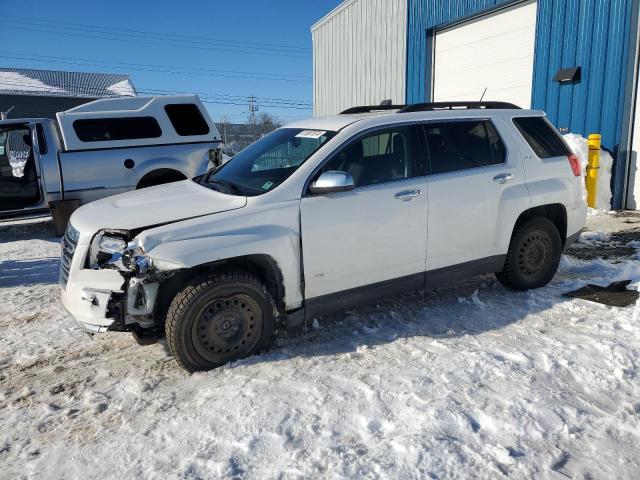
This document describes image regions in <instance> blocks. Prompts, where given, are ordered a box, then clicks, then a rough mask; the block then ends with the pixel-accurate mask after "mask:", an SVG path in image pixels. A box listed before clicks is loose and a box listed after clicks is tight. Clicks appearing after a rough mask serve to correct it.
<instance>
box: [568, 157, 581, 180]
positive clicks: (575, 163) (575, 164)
mask: <svg viewBox="0 0 640 480" xmlns="http://www.w3.org/2000/svg"><path fill="white" fill-rule="evenodd" d="M567 158H568V159H569V165H571V170H572V171H573V175H574V176H576V177H581V176H582V167H581V166H580V159H579V158H578V157H577V156H576V155H567Z"/></svg>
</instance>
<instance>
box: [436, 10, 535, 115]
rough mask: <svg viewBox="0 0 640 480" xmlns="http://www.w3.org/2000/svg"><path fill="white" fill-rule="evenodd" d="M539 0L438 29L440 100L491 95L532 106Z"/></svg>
mask: <svg viewBox="0 0 640 480" xmlns="http://www.w3.org/2000/svg"><path fill="white" fill-rule="evenodd" d="M536 12H537V3H536V2H535V1H533V2H525V3H520V4H517V5H515V6H513V7H510V8H508V9H503V10H499V11H497V12H494V13H492V14H488V15H484V16H481V17H478V18H476V19H474V20H470V21H468V22H465V23H462V24H459V25H455V26H453V27H451V28H447V29H445V30H441V31H437V32H436V38H435V57H434V70H433V99H434V101H456V100H480V98H481V97H482V94H483V92H484V91H485V89H486V90H487V91H486V94H485V95H484V99H485V100H494V101H504V102H512V103H515V104H516V105H518V106H520V107H523V108H530V107H531V88H532V83H533V51H534V45H535V37H536Z"/></svg>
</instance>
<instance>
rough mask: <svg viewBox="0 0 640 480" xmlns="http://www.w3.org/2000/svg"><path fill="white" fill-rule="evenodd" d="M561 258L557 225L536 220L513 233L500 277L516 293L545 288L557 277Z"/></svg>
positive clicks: (543, 219) (528, 222) (560, 243)
mask: <svg viewBox="0 0 640 480" xmlns="http://www.w3.org/2000/svg"><path fill="white" fill-rule="evenodd" d="M561 255H562V239H561V238H560V233H559V232H558V229H557V228H556V226H555V225H554V224H553V223H552V222H551V221H550V220H548V219H546V218H542V217H536V218H532V219H531V220H528V221H526V222H525V223H523V224H522V225H520V226H519V227H518V228H517V229H516V231H515V232H513V236H512V237H511V243H510V244H509V251H508V252H507V259H506V261H505V264H504V268H503V269H502V271H501V272H499V273H496V277H497V278H498V280H499V281H500V282H501V283H502V284H503V285H505V286H507V287H510V288H513V289H514V290H529V289H531V288H540V287H543V286H545V285H546V284H547V283H549V282H550V281H551V279H552V278H553V276H554V275H555V274H556V271H557V270H558V264H559V263H560V256H561Z"/></svg>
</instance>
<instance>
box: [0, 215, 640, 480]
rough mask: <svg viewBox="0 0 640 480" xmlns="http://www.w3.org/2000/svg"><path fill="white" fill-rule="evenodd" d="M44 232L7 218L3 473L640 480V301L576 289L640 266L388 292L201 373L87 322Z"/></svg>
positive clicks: (574, 266) (1, 351)
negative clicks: (595, 296)
mask: <svg viewBox="0 0 640 480" xmlns="http://www.w3.org/2000/svg"><path fill="white" fill-rule="evenodd" d="M595 220H597V221H598V222H603V221H611V222H614V221H618V220H616V219H615V218H613V217H610V218H609V217H605V216H601V217H596V218H595ZM620 224H622V223H620ZM47 225H48V224H44V225H43V224H41V223H35V222H31V223H20V224H15V225H11V226H7V225H6V224H5V225H0V239H1V241H0V328H1V330H2V335H0V384H1V385H2V387H1V388H0V423H1V424H2V429H0V463H1V464H2V476H3V477H6V478H27V477H32V478H47V479H51V480H55V479H63V478H107V479H110V478H113V479H128V478H238V479H239V478H246V479H263V478H286V479H294V478H295V479H302V478H305V479H306V478H311V479H314V478H317V479H325V478H505V477H508V478H515V479H528V478H550V479H555V478H559V479H561V478H575V479H578V478H603V479H613V478H629V479H632V478H638V473H639V472H640V456H639V455H638V445H640V382H639V381H638V379H639V378H640V362H638V358H640V323H639V322H638V319H639V318H640V307H637V306H636V307H632V308H628V309H617V308H609V307H605V306H603V305H599V304H595V303H589V302H585V301H582V300H575V299H567V298H563V297H562V296H561V294H562V293H563V292H567V291H569V290H573V289H576V288H578V287H580V286H582V285H584V284H585V283H589V282H592V283H599V284H606V283H607V282H610V281H613V280H621V279H628V278H630V279H632V280H633V281H634V282H635V283H634V287H635V288H637V286H638V281H639V280H640V260H637V259H627V260H624V261H619V262H606V261H603V260H595V261H589V262H585V261H579V260H577V259H575V258H571V257H565V258H564V259H563V261H562V265H561V269H560V272H559V274H558V275H557V276H556V278H555V279H554V280H553V282H552V283H551V284H550V285H549V286H548V287H545V288H543V289H540V290H536V291H532V292H512V291H509V290H506V289H505V288H503V287H502V286H501V285H500V284H498V283H497V282H496V281H495V280H494V279H493V277H491V276H489V277H479V278H475V279H471V280H469V281H467V282H464V283H462V284H459V285H455V286H447V287H445V288H441V289H439V290H438V291H436V292H427V293H425V294H411V295H405V296H402V297H396V298H393V299H389V300H383V301H380V302H378V304H377V305H369V306H363V307H360V308H357V309H353V310H351V311H348V312H343V313H341V314H337V315H334V316H332V317H325V318H323V319H321V321H319V322H314V323H315V327H316V328H315V329H314V330H313V332H312V333H311V334H310V335H307V336H306V337H301V338H297V339H290V340H285V341H280V342H279V344H278V345H277V346H276V348H274V350H273V351H272V352H270V353H268V354H265V355H261V356H258V357H253V358H249V359H246V360H243V361H240V362H236V363H234V364H232V365H229V366H226V367H223V368H220V369H217V370H215V371H212V372H207V373H200V374H195V375H191V376H189V375H187V374H185V373H184V372H183V371H181V370H180V369H179V368H178V367H177V366H176V365H175V362H174V361H173V359H172V358H171V357H169V356H168V354H167V353H166V350H165V349H164V347H163V346H162V345H153V346H149V347H140V346H138V345H137V344H135V342H134V341H133V339H132V338H131V336H129V335H125V334H117V333H113V334H104V335H100V336H96V337H94V339H93V340H91V339H89V338H87V337H86V336H85V335H83V334H82V333H80V332H79V331H78V330H77V329H76V328H75V326H74V324H73V321H72V320H71V319H70V318H69V317H68V315H67V314H66V313H65V312H64V309H63V308H62V306H61V305H60V301H59V296H60V291H59V287H58V285H57V283H56V282H57V268H58V255H59V251H60V249H59V244H58V239H56V238H53V237H52V236H51V233H50V230H49V229H50V226H47ZM602 238H604V237H603V236H601V235H591V236H587V237H586V240H587V242H588V243H589V242H596V241H598V239H602ZM320 327H322V328H320Z"/></svg>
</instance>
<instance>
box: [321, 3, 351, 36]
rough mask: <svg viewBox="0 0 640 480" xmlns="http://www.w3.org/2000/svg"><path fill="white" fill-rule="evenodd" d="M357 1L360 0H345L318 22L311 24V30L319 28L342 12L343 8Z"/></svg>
mask: <svg viewBox="0 0 640 480" xmlns="http://www.w3.org/2000/svg"><path fill="white" fill-rule="evenodd" d="M357 1H358V0H344V1H343V2H342V3H341V4H340V5H338V6H337V7H335V8H334V9H333V10H331V11H330V12H329V13H327V14H326V15H325V16H324V17H322V18H321V19H320V20H318V21H317V22H316V23H314V24H313V25H311V31H312V32H313V31H314V30H317V29H318V28H320V27H321V26H322V25H324V24H325V23H327V22H328V21H329V20H331V19H332V18H333V17H335V16H337V15H338V14H339V13H340V12H342V11H343V10H345V9H347V8H349V7H350V6H351V5H352V4H353V3H355V2H357Z"/></svg>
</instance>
